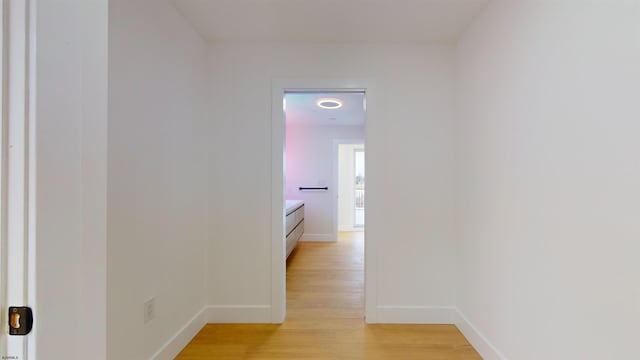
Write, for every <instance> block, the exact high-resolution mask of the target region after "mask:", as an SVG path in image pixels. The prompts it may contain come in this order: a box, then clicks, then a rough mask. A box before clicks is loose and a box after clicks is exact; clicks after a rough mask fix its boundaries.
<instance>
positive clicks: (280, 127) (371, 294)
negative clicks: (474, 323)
mask: <svg viewBox="0 0 640 360" xmlns="http://www.w3.org/2000/svg"><path fill="white" fill-rule="evenodd" d="M271 90H272V91H271V95H272V103H271V322H272V323H278V324H279V323H282V322H284V319H285V316H286V307H287V304H286V301H287V300H286V299H287V296H286V253H285V241H284V239H285V206H284V205H285V140H286V137H285V130H286V124H285V109H284V96H285V94H286V93H287V92H296V91H298V92H300V91H309V92H352V91H357V92H364V94H365V116H366V121H365V139H364V144H365V148H367V147H368V146H369V144H367V131H368V129H369V128H370V126H369V124H370V123H372V122H375V121H377V120H376V119H377V116H378V115H377V107H376V104H377V100H376V99H377V98H376V89H375V84H374V83H373V82H372V81H369V80H363V79H321V78H320V79H274V80H273V81H272V84H271ZM334 161H335V160H334ZM365 167H368V163H367V158H365ZM373 196H374V197H375V194H373ZM336 213H337V209H336ZM336 229H337V221H336ZM366 234H367V221H366V220H365V236H366ZM364 253H365V256H364V270H365V271H364V287H365V319H366V321H367V322H369V323H374V322H376V320H377V319H376V312H375V309H376V306H377V244H376V243H375V242H374V241H373V238H367V239H366V241H365V247H364Z"/></svg>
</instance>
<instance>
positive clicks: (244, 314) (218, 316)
mask: <svg viewBox="0 0 640 360" xmlns="http://www.w3.org/2000/svg"><path fill="white" fill-rule="evenodd" d="M271 315H272V309H271V306H270V305H210V306H207V312H206V317H205V318H206V320H207V323H217V324H225V323H239V324H242V323H246V324H266V323H271V322H272V319H271Z"/></svg>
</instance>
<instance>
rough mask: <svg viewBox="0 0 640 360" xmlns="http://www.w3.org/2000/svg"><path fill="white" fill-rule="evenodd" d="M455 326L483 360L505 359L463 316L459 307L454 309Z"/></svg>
mask: <svg viewBox="0 0 640 360" xmlns="http://www.w3.org/2000/svg"><path fill="white" fill-rule="evenodd" d="M456 326H457V327H458V329H459V330H460V332H461V333H462V335H464V337H466V338H467V340H469V343H471V345H472V346H473V348H474V349H476V351H477V352H478V353H479V354H480V356H482V358H483V359H484V360H507V358H506V357H505V356H504V355H502V353H501V352H500V351H498V349H496V347H495V346H493V344H491V342H489V340H487V338H486V337H485V336H484V335H483V334H482V333H481V332H480V331H479V330H478V328H476V327H475V326H474V325H473V324H472V323H471V322H470V321H469V319H467V317H466V316H464V314H463V313H462V311H460V309H456Z"/></svg>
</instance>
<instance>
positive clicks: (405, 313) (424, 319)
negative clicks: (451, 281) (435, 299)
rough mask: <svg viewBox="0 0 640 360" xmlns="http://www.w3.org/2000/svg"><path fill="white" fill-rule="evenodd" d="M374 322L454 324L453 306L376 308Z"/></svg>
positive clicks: (454, 311) (454, 309)
mask: <svg viewBox="0 0 640 360" xmlns="http://www.w3.org/2000/svg"><path fill="white" fill-rule="evenodd" d="M376 313H377V314H376V315H377V317H376V322H377V323H382V324H454V322H455V320H456V308H455V307H453V306H378V307H377V308H376Z"/></svg>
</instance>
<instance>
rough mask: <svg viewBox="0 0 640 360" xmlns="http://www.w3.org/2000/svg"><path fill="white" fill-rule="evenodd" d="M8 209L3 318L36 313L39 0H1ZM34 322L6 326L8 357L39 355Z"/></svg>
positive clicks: (2, 214)
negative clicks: (19, 310)
mask: <svg viewBox="0 0 640 360" xmlns="http://www.w3.org/2000/svg"><path fill="white" fill-rule="evenodd" d="M0 6H1V7H2V11H1V14H0V15H1V16H2V28H3V31H2V33H1V35H2V46H3V48H2V56H1V63H2V65H1V68H2V77H1V78H2V92H1V96H2V141H0V145H1V153H2V155H1V156H2V162H1V166H2V171H1V172H2V175H1V176H2V179H1V181H0V184H1V190H0V191H2V198H3V199H4V201H3V203H2V209H1V211H0V221H1V222H2V233H1V234H0V238H1V241H0V269H1V270H0V272H2V278H1V280H0V288H1V290H0V311H1V312H2V314H1V316H0V319H1V321H2V323H3V324H7V316H8V311H7V310H8V307H9V306H30V307H31V308H33V309H34V313H35V301H36V294H35V111H34V109H35V108H34V104H35V102H34V98H35V57H34V56H33V54H34V49H35V18H36V11H35V0H1V5H0ZM36 327H37V322H35V321H34V326H33V329H32V332H31V333H30V334H29V335H28V336H9V335H8V334H7V332H6V329H3V330H2V334H1V337H2V338H1V339H0V344H1V345H2V347H3V350H4V351H3V353H2V354H0V355H2V356H7V357H8V358H13V357H17V358H18V359H21V360H26V359H35V356H36V353H35V350H36V342H35V330H36Z"/></svg>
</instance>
